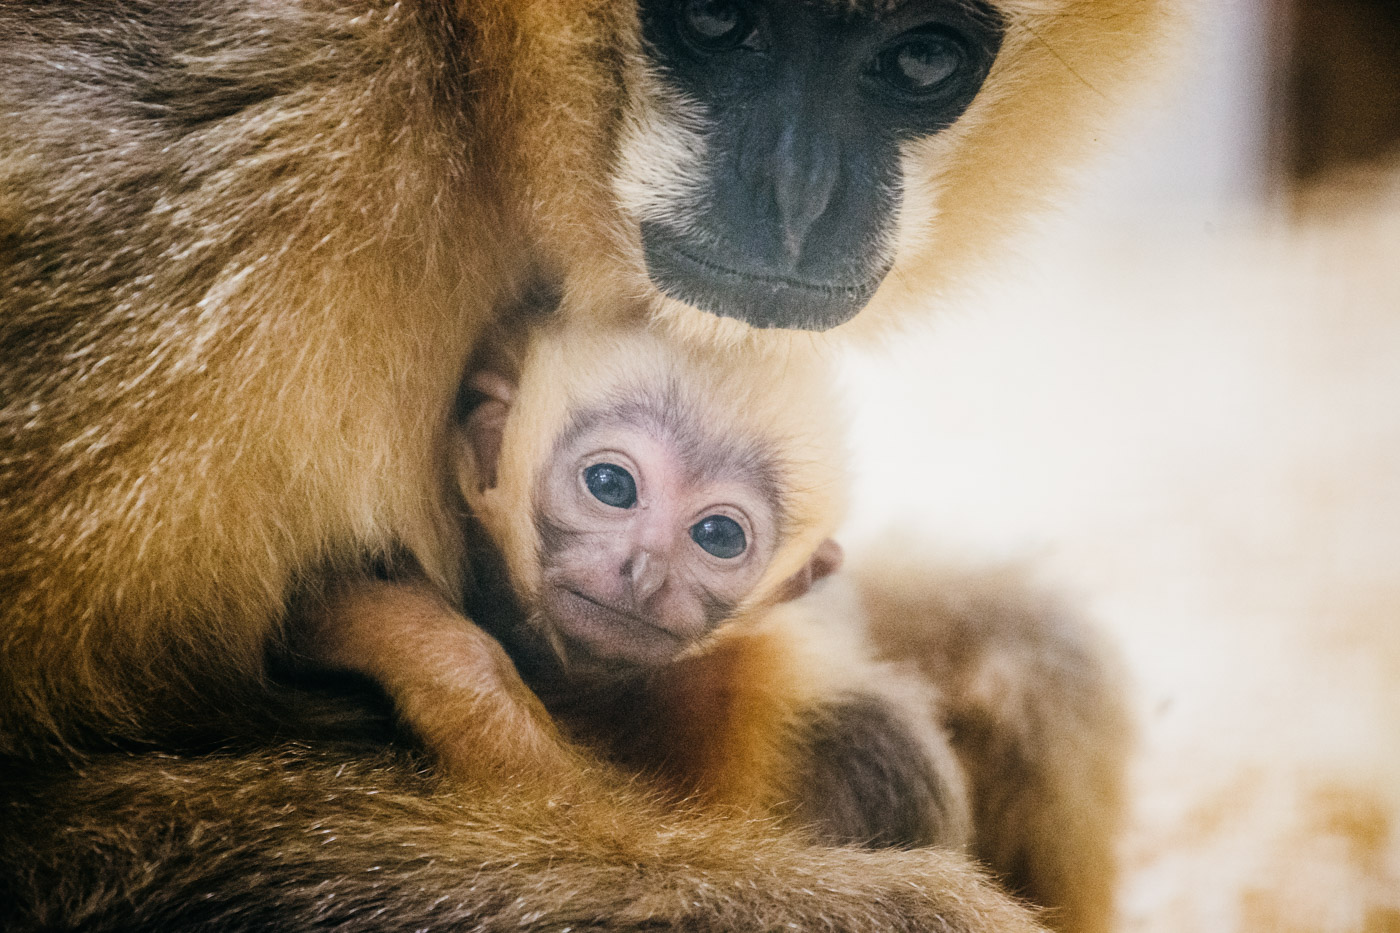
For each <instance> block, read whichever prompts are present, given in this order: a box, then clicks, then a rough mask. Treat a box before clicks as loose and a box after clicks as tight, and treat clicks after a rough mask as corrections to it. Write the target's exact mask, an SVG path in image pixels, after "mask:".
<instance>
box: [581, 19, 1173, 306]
mask: <svg viewBox="0 0 1400 933" xmlns="http://www.w3.org/2000/svg"><path fill="white" fill-rule="evenodd" d="M1164 8H1165V3H1164V2H1163V0H637V6H636V20H635V23H633V22H628V23H626V24H624V26H623V27H622V28H623V29H624V30H628V29H633V28H634V29H635V30H636V33H635V39H636V41H635V42H627V41H624V42H622V43H620V44H621V45H622V46H623V48H624V55H623V57H622V60H621V61H620V62H619V61H614V62H612V67H613V68H614V70H615V73H616V77H615V78H614V80H617V81H620V82H621V84H622V85H623V86H622V87H621V88H620V92H621V94H622V97H623V103H622V105H621V110H620V113H618V114H616V115H615V119H614V120H613V121H611V122H610V123H609V126H608V130H607V132H608V134H609V137H608V142H607V143H600V144H599V145H600V151H606V152H607V158H608V160H609V165H610V167H611V172H610V174H609V179H608V187H609V191H608V194H609V198H610V200H611V201H612V202H614V203H615V204H616V206H617V207H618V209H619V210H620V212H621V215H622V217H621V221H622V222H621V223H619V224H616V225H615V227H616V229H617V230H620V231H622V232H623V236H622V237H621V240H622V241H623V242H622V243H621V248H620V249H615V250H614V252H615V253H619V254H621V255H622V256H623V257H624V258H623V261H622V263H621V265H622V266H625V267H626V271H627V272H630V274H631V277H632V280H633V283H634V285H635V284H636V278H637V273H638V271H640V270H644V271H645V276H646V279H647V283H646V284H645V285H644V286H643V288H644V290H646V291H648V292H650V293H651V294H652V295H653V297H654V298H656V299H660V300H659V301H658V302H657V304H658V306H659V307H661V308H664V309H667V311H668V312H670V313H674V312H676V311H677V310H678V308H679V306H681V305H686V306H690V307H694V308H699V309H701V310H703V311H706V312H709V313H710V314H712V315H716V316H719V317H721V318H727V319H734V320H737V321H742V322H744V323H746V324H749V325H752V326H755V327H760V328H794V329H804V330H826V329H829V328H832V327H835V326H837V325H839V324H842V323H845V322H847V321H849V320H851V319H852V318H854V317H855V316H856V315H857V314H861V312H862V311H863V310H865V309H867V308H869V309H870V310H869V311H868V312H866V313H865V314H863V315H862V320H869V319H871V318H882V317H884V316H885V313H884V311H882V310H881V309H887V308H890V307H892V306H894V305H899V304H908V303H909V300H910V299H917V300H927V297H928V295H929V293H930V292H936V291H937V290H938V289H940V288H941V287H942V286H944V285H946V284H947V281H948V279H949V278H950V275H951V273H953V272H956V273H957V274H958V275H960V276H961V275H965V274H966V273H967V271H968V270H969V266H974V265H976V262H975V260H977V259H980V258H981V257H983V256H984V255H985V254H986V252H987V250H986V247H987V246H988V245H989V244H990V243H991V241H993V240H994V239H996V238H997V237H1000V236H1002V235H1004V233H1005V232H1006V230H1007V228H1008V224H1010V223H1011V222H1012V221H1014V219H1015V218H1016V217H1017V216H1019V215H1021V214H1024V213H1025V210H1026V208H1027V207H1028V206H1032V205H1033V203H1034V202H1035V201H1036V200H1038V199H1039V198H1042V197H1044V196H1046V195H1048V194H1052V193H1053V192H1054V190H1055V189H1056V187H1057V184H1056V182H1057V179H1058V178H1059V173H1060V172H1062V171H1063V169H1064V168H1065V167H1066V166H1067V165H1068V164H1070V163H1072V162H1073V161H1074V160H1073V158H1071V157H1072V156H1073V155H1075V154H1077V153H1078V152H1079V151H1080V150H1081V149H1083V148H1084V146H1085V143H1086V140H1088V139H1089V138H1091V137H1092V132H1091V130H1090V126H1092V125H1093V122H1094V121H1095V120H1096V118H1098V117H1099V116H1101V115H1103V114H1104V113H1105V112H1107V111H1112V110H1113V109H1114V107H1113V106H1112V105H1113V103H1115V98H1116V97H1118V96H1119V95H1120V92H1121V89H1122V87H1123V84H1124V82H1125V80H1126V79H1127V78H1128V77H1130V76H1132V75H1135V74H1136V73H1137V72H1138V71H1139V70H1140V68H1141V66H1142V64H1143V62H1142V59H1143V56H1142V54H1141V53H1142V49H1143V47H1144V46H1145V45H1147V43H1148V40H1149V38H1151V37H1152V36H1153V34H1154V33H1156V32H1160V31H1161V27H1162V19H1163V14H1164V12H1165V11H1164ZM598 80H599V81H602V80H606V78H605V77H599V78H598ZM556 86H557V85H556ZM555 138H556V139H557V138H559V137H558V136H557V135H556V137H555ZM559 174H560V175H561V176H563V175H567V174H568V173H567V172H561V173H559ZM573 177H574V179H575V181H576V180H577V173H574V174H573ZM556 214H557V212H556ZM575 229H576V228H575ZM566 235H567V231H566ZM573 245H574V246H575V247H580V246H581V245H582V244H579V243H577V242H575V244H573ZM615 245H616V244H615ZM568 248H569V247H568V246H566V247H565V249H566V250H567V249H568ZM568 265H569V268H571V269H575V270H580V271H576V272H575V274H574V276H573V279H574V281H575V284H578V282H579V281H581V280H584V281H585V285H584V287H586V280H587V279H589V278H590V277H591V278H595V279H596V278H598V273H599V271H600V262H599V257H598V253H597V251H596V250H595V251H592V252H590V253H589V254H588V255H586V256H578V257H574V258H573V259H572V260H570V261H569V263H568ZM615 286H616V282H614V283H613V287H614V288H615ZM614 293H615V292H614ZM584 304H593V303H592V302H584ZM701 326H705V325H703V324H702V325H701Z"/></svg>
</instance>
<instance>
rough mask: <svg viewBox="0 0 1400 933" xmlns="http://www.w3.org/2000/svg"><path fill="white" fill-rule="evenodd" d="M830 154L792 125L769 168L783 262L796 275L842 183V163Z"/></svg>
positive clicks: (785, 131) (779, 143)
mask: <svg viewBox="0 0 1400 933" xmlns="http://www.w3.org/2000/svg"><path fill="white" fill-rule="evenodd" d="M829 150H830V147H828V146H824V145H817V144H813V143H812V142H811V141H810V140H806V139H805V138H804V137H803V135H802V133H801V129H800V127H798V126H797V124H796V122H795V121H793V122H790V123H788V124H787V125H786V126H785V127H784V128H783V130H782V133H781V134H780V135H779V137H778V142H777V145H776V146H774V147H773V152H772V158H771V159H770V160H769V162H768V165H767V168H768V173H769V179H770V184H771V192H772V205H771V208H770V210H771V211H772V216H773V218H774V220H775V221H776V224H777V228H778V229H777V233H778V238H779V239H780V240H781V246H782V253H783V256H782V259H783V262H784V264H785V265H787V266H788V268H790V269H792V270H794V271H795V270H796V269H797V268H798V265H799V263H800V261H801V259H802V254H803V248H804V246H805V244H806V242H807V234H808V231H810V230H811V229H812V225H813V224H815V223H816V222H817V220H818V219H819V218H820V217H821V216H822V215H823V214H825V213H826V210H827V207H828V206H829V205H830V204H831V199H832V195H833V193H834V192H835V191H836V184H837V182H838V181H839V176H840V171H839V160H838V159H837V158H836V156H835V154H834V153H833V152H831V151H829Z"/></svg>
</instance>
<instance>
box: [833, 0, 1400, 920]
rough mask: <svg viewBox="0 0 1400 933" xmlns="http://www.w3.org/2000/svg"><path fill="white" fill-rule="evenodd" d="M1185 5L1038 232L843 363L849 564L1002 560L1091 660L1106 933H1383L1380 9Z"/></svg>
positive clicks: (1393, 643)
mask: <svg viewBox="0 0 1400 933" xmlns="http://www.w3.org/2000/svg"><path fill="white" fill-rule="evenodd" d="M1199 10H1200V12H1199V15H1198V16H1197V17H1196V19H1195V27H1194V31H1193V34H1192V37H1191V39H1190V41H1189V43H1188V49H1187V51H1186V52H1185V54H1184V55H1183V57H1182V61H1181V62H1179V63H1178V64H1177V65H1175V72H1174V74H1173V76H1172V77H1171V78H1170V79H1169V80H1168V81H1167V82H1165V83H1164V87H1163V89H1162V90H1161V92H1160V93H1159V94H1158V95H1157V96H1156V97H1155V98H1150V99H1147V100H1143V101H1132V102H1126V103H1127V106H1126V108H1125V109H1126V110H1127V111H1128V118H1127V120H1126V121H1125V123H1124V126H1123V128H1122V131H1121V134H1120V136H1119V138H1117V139H1116V140H1113V141H1112V143H1111V144H1110V145H1108V146H1106V148H1108V149H1111V150H1112V153H1111V154H1105V155H1104V157H1102V158H1101V159H1099V160H1098V161H1097V162H1096V163H1094V164H1093V165H1091V166H1089V167H1088V169H1087V170H1086V172H1085V173H1084V176H1083V179H1082V185H1081V188H1080V190H1079V192H1078V193H1077V194H1076V195H1075V196H1074V197H1073V198H1072V199H1070V202H1069V203H1068V204H1067V205H1066V209H1065V210H1064V211H1063V212H1062V214H1060V215H1059V216H1057V217H1055V218H1048V219H1046V220H1045V221H1044V222H1043V223H1042V224H1041V226H1040V227H1039V229H1038V230H1037V231H1036V232H1035V234H1034V235H1032V236H1029V237H1027V238H1026V239H1025V240H1024V241H1023V242H1022V243H1021V244H1020V247H1019V249H1018V250H1017V253H1016V255H1015V257H1014V258H1013V260H1012V261H1008V262H1004V263H1003V264H1002V265H1001V266H1000V267H999V268H998V270H997V273H996V275H994V276H993V279H994V281H992V282H991V283H989V284H987V285H986V286H985V287H983V288H982V289H981V290H980V291H979V292H977V293H976V294H972V295H967V296H964V297H963V298H962V299H960V300H959V302H958V307H955V308H954V309H953V310H950V311H945V312H943V313H940V314H939V315H937V316H936V317H935V318H934V319H933V320H932V321H931V322H930V323H929V326H928V327H927V328H926V329H924V330H923V331H920V332H918V333H916V334H915V335H913V336H912V337H911V338H910V339H907V340H901V341H899V342H898V344H897V346H896V347H894V348H892V349H882V350H880V351H878V352H872V353H868V354H864V353H854V354H852V355H851V357H850V359H849V360H848V365H847V366H846V370H847V374H848V377H849V384H850V389H851V394H852V397H853V398H854V400H855V404H856V406H857V416H856V430H855V435H854V448H855V451H856V454H857V462H858V468H859V481H858V487H857V495H856V501H855V504H854V508H853V510H852V511H853V515H854V516H855V517H854V518H853V520H852V522H851V524H850V527H849V529H848V531H847V533H846V536H845V537H846V540H847V541H848V542H849V543H850V546H851V549H852V550H853V551H855V552H857V553H858V552H859V549H860V546H861V543H862V542H863V541H870V540H877V539H881V538H884V537H887V536H888V535H889V534H890V533H891V529H899V530H901V531H904V532H913V533H916V534H918V536H919V537H920V538H921V539H923V540H926V541H928V542H930V548H931V549H932V550H933V551H934V553H935V554H936V555H942V556H943V558H942V559H943V560H944V561H945V562H953V563H958V564H965V565H971V566H976V565H979V564H980V565H987V564H996V563H1005V562H1011V563H1015V564H1019V565H1021V566H1024V567H1026V568H1028V569H1029V570H1030V572H1031V573H1032V574H1033V576H1034V577H1035V578H1036V579H1037V580H1039V581H1040V582H1042V583H1044V584H1046V585H1048V586H1050V587H1052V588H1054V589H1057V590H1059V591H1061V592H1063V593H1066V594H1068V595H1069V596H1070V597H1072V598H1073V599H1075V600H1077V602H1078V604H1079V605H1081V606H1082V607H1084V609H1085V611H1086V612H1087V613H1088V614H1090V615H1091V616H1092V617H1093V618H1094V619H1095V620H1096V621H1097V622H1098V623H1099V624H1100V625H1101V626H1102V627H1103V628H1104V629H1106V630H1107V631H1108V632H1109V633H1110V634H1111V635H1112V637H1113V638H1114V639H1116V640H1117V642H1118V643H1119V644H1120V646H1121V648H1122V651H1123V653H1124V655H1125V656H1126V657H1127V659H1128V662H1129V665H1130V668H1131V670H1132V673H1133V676H1134V680H1135V691H1136V694H1135V702H1136V704H1137V708H1138V710H1139V713H1140V716H1141V721H1142V723H1143V734H1142V739H1141V743H1140V748H1139V753H1138V757H1137V760H1136V763H1135V766H1134V774H1133V786H1134V804H1133V806H1134V812H1133V817H1132V823H1131V827H1130V831H1129V833H1128V834H1127V837H1126V838H1125V839H1124V841H1123V849H1122V857H1123V864H1124V866H1125V869H1126V871H1125V877H1124V879H1123V885H1122V889H1121V892H1120V898H1119V912H1120V924H1119V927H1120V929H1122V930H1124V931H1158V930H1160V931H1194V930H1200V931H1222V933H1226V931H1249V933H1254V931H1298V933H1303V931H1308V933H1324V931H1364V933H1395V931H1400V3H1397V2H1395V0H1205V2H1202V3H1200V4H1199ZM891 356H893V359H891Z"/></svg>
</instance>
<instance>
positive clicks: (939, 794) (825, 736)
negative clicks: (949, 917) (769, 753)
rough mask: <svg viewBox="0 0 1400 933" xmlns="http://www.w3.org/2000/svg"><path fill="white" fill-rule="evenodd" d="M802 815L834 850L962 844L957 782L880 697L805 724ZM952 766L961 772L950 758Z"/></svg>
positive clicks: (828, 710) (848, 703)
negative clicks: (954, 787) (841, 847)
mask: <svg viewBox="0 0 1400 933" xmlns="http://www.w3.org/2000/svg"><path fill="white" fill-rule="evenodd" d="M806 730H807V736H806V742H805V746H806V748H805V753H806V763H805V766H804V768H803V770H802V773H801V777H800V778H799V781H798V782H797V785H796V787H795V788H794V794H795V796H796V797H797V799H796V800H795V801H794V803H795V805H796V807H797V815H798V817H799V818H800V819H802V820H804V821H805V822H807V823H809V824H810V825H811V827H812V828H813V830H814V831H815V832H816V834H817V835H818V837H819V838H820V839H821V840H822V841H824V842H829V843H832V844H837V845H842V844H850V843H855V844H859V845H864V846H867V847H870V848H910V847H914V846H926V845H935V844H949V843H953V844H956V843H959V842H961V840H959V839H957V838H952V837H954V836H955V835H956V834H957V832H958V823H959V822H960V821H959V820H957V819H956V816H955V814H954V813H953V809H954V808H955V807H957V806H958V805H959V804H958V801H957V799H956V795H955V794H954V793H953V791H952V784H954V783H955V782H956V781H958V780H959V778H960V775H948V774H944V773H942V772H940V771H939V767H938V763H937V762H936V761H935V760H934V758H933V756H932V755H930V754H929V752H928V751H927V750H926V749H925V748H924V747H923V744H922V743H921V742H920V741H919V739H918V738H917V737H916V736H915V735H914V733H913V732H912V731H911V730H910V729H909V728H908V727H907V726H906V725H905V723H904V722H903V721H902V720H901V718H900V711H899V710H898V709H896V708H895V707H893V706H892V705H891V704H890V703H888V702H887V701H885V700H882V699H880V698H878V697H874V696H862V695H856V696H852V697H849V698H848V699H846V700H845V701H844V702H841V703H839V704H833V705H830V706H826V707H824V708H822V709H820V710H818V711H816V712H815V713H814V714H812V718H811V719H810V720H809V721H808V723H806ZM947 761H948V764H947V767H955V765H953V764H952V759H951V758H949V759H947Z"/></svg>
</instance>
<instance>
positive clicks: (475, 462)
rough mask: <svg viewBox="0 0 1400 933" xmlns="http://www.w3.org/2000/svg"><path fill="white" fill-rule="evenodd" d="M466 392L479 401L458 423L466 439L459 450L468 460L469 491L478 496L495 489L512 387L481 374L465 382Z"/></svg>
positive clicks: (497, 375)
mask: <svg viewBox="0 0 1400 933" xmlns="http://www.w3.org/2000/svg"><path fill="white" fill-rule="evenodd" d="M467 388H468V389H469V390H470V391H472V392H473V393H476V394H477V395H479V396H481V401H479V402H477V403H476V404H475V405H474V406H473V407H472V409H471V411H470V412H468V414H467V416H466V417H465V418H464V419H463V420H462V433H463V434H464V435H465V438H466V444H465V445H463V446H464V447H465V449H466V453H467V455H468V456H469V458H470V460H471V463H470V469H471V477H472V480H471V482H472V487H473V489H474V490H475V491H476V492H479V493H480V492H485V491H486V490H488V489H494V488H495V486H496V468H497V463H498V461H499V460H500V458H501V438H502V436H503V435H504V434H505V427H506V418H507V417H508V416H509V415H510V407H511V403H512V401H514V399H515V383H513V382H511V380H509V379H507V378H506V377H505V376H502V375H501V374H500V373H493V372H490V371H482V372H478V373H474V374H473V375H472V376H471V378H469V379H468V380H467Z"/></svg>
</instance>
